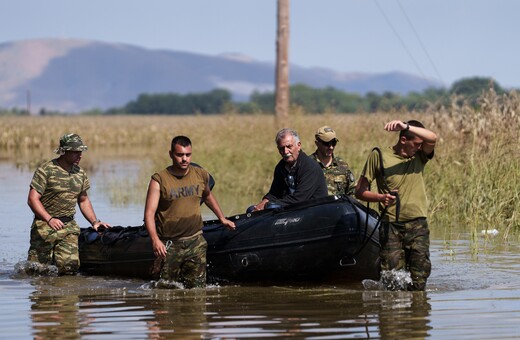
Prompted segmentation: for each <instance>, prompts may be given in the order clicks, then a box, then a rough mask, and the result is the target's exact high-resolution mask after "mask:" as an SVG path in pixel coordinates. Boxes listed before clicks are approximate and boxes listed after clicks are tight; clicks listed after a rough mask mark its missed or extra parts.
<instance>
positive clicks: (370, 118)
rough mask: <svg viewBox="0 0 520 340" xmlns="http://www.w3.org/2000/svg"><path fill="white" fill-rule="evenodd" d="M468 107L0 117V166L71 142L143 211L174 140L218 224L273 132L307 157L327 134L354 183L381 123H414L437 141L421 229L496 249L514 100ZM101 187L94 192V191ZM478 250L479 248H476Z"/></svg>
mask: <svg viewBox="0 0 520 340" xmlns="http://www.w3.org/2000/svg"><path fill="white" fill-rule="evenodd" d="M477 104H478V105H477V107H476V108H475V107H474V106H472V105H470V104H469V103H466V102H462V103H460V100H459V98H458V97H454V98H452V100H451V101H450V102H449V103H448V105H441V104H438V105H437V106H434V105H431V106H430V107H429V108H428V109H426V110H423V111H421V112H417V111H416V112H408V111H401V112H392V113H381V112H380V113H371V114H366V113H364V114H361V113H355V114H349V115H345V114H332V113H328V114H321V115H316V114H306V113H304V111H303V110H299V109H297V108H295V107H293V109H292V111H291V112H290V121H289V122H281V121H277V120H276V118H275V117H274V115H272V114H269V115H266V114H255V115H238V114H235V113H227V114H223V115H191V116H159V115H148V116H144V115H141V116H139V115H131V116H130V115H117V116H69V117H63V116H60V117H55V116H48V117H29V116H2V117H0V131H2V133H1V134H0V150H1V154H2V157H3V158H4V159H7V160H10V161H14V162H17V164H20V166H25V167H29V168H30V169H31V170H32V169H34V167H35V166H36V164H37V163H38V162H39V161H42V160H46V159H49V158H50V157H52V156H53V155H52V150H53V149H54V148H55V147H56V143H57V140H58V138H59V137H60V136H61V135H62V134H63V133H66V132H70V131H73V132H76V133H79V134H80V135H81V136H82V137H83V139H84V140H85V142H86V144H87V145H88V146H89V151H88V153H87V154H86V157H85V158H84V160H83V161H82V165H83V166H85V167H87V169H88V171H89V172H92V171H97V169H98V167H99V165H100V164H102V163H104V162H106V161H113V160H115V161H119V160H121V159H126V160H132V167H131V169H132V170H131V171H130V172H129V174H121V173H115V172H114V173H111V172H108V173H106V179H105V180H104V181H103V184H102V185H103V186H104V187H106V188H107V195H108V197H110V198H111V199H112V201H113V203H114V204H126V203H128V202H133V203H137V204H139V205H142V204H144V202H143V200H144V197H145V193H146V185H147V183H148V181H149V178H150V175H151V174H152V173H153V172H154V171H156V170H159V169H161V168H163V167H165V166H166V165H168V164H169V163H170V160H169V159H168V149H169V143H170V141H171V138H172V137H173V136H174V135H177V134H185V135H187V136H189V137H190V138H191V139H192V141H193V144H194V158H193V161H195V162H197V163H199V164H201V165H202V166H204V167H205V168H206V169H208V170H209V171H210V172H211V173H212V174H213V176H214V177H215V179H216V182H217V184H216V186H215V193H216V195H217V197H218V198H219V201H220V202H221V204H222V207H223V210H224V212H225V213H226V214H228V215H231V214H235V213H241V212H243V211H244V210H245V208H246V207H247V206H248V205H250V204H254V203H257V201H259V200H260V198H261V197H262V195H263V194H264V193H265V192H266V191H267V190H268V189H269V185H270V183H271V179H272V173H273V169H274V166H275V164H276V162H277V161H278V160H279V157H280V156H279V154H278V153H277V151H276V148H275V144H274V136H275V134H276V132H277V131H278V130H279V129H280V128H282V127H284V126H290V127H292V128H295V129H296V130H297V131H298V132H299V133H300V135H301V138H302V144H303V149H304V151H306V152H307V153H310V152H312V151H314V132H315V130H316V129H317V128H318V127H319V126H322V125H325V124H329V125H331V126H333V127H334V128H335V129H336V131H337V134H338V136H339V139H340V142H339V144H338V146H337V150H336V153H337V154H338V155H339V156H341V157H343V158H344V159H346V160H347V161H348V162H349V164H350V165H351V166H352V168H353V171H354V174H355V175H356V176H358V175H359V173H360V172H361V170H362V167H363V165H364V162H365V160H366V157H367V155H368V153H369V151H370V150H371V148H372V147H373V146H375V145H380V146H385V145H392V144H393V143H395V141H396V138H397V135H396V134H393V133H387V132H384V131H383V125H384V123H385V122H387V121H388V120H390V119H394V118H398V119H403V120H409V119H418V120H420V121H422V122H423V123H424V124H425V125H426V126H427V127H429V128H431V129H432V130H434V131H436V132H437V133H438V134H439V137H440V138H439V142H438V146H437V148H436V153H435V158H434V159H433V160H432V162H431V164H430V165H429V166H428V167H427V170H426V173H425V176H426V183H427V191H428V197H429V199H430V211H431V216H430V217H429V218H430V224H431V226H432V233H433V234H434V236H436V237H439V236H440V237H443V236H444V237H445V238H446V239H448V240H449V239H452V238H457V236H458V235H457V234H458V233H463V232H471V233H472V235H474V236H475V237H474V240H479V238H478V237H477V235H479V234H480V233H481V231H482V230H485V229H497V230H499V231H500V234H499V235H500V236H502V237H504V239H505V240H507V239H511V238H512V237H518V235H519V233H518V230H519V228H520V204H518V202H519V201H520V150H519V148H518V145H519V144H520V114H519V113H520V95H519V94H517V93H516V92H511V93H510V94H502V95H500V94H498V93H496V92H495V91H488V92H485V93H484V94H483V95H482V96H481V97H479V98H478V100H477ZM100 185H101V184H100ZM480 240H482V238H480Z"/></svg>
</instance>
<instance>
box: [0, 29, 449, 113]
mask: <svg viewBox="0 0 520 340" xmlns="http://www.w3.org/2000/svg"><path fill="white" fill-rule="evenodd" d="M274 70H275V66H274V63H266V62H259V61H255V60H253V59H251V58H248V57H245V56H240V55H219V56H210V55H202V54H195V53H189V52H181V51H170V50H150V49H145V48H141V47H137V46H132V45H125V44H117V43H105V42H97V41H88V40H77V39H38V40H25V41H18V42H10V43H3V44H0V107H3V108H12V107H18V108H25V107H26V106H27V101H28V98H30V102H31V108H32V111H33V112H36V111H38V110H40V108H46V109H48V110H58V111H63V112H78V111H82V110H88V109H94V108H98V109H107V108H111V107H117V106H123V105H124V104H126V103H127V102H129V101H130V100H134V99H136V98H137V96H138V95H139V94H142V93H172V92H173V93H178V94H186V93H201V92H208V91H211V90H213V89H215V88H224V89H227V90H229V91H230V92H231V93H232V94H233V98H234V99H235V100H247V99H248V98H249V95H250V94H251V92H252V91H254V90H257V91H261V92H263V91H273V89H274ZM289 72H290V82H291V84H296V83H304V84H306V85H308V86H311V87H315V88H322V87H326V86H331V87H334V88H337V89H341V90H344V91H348V92H353V93H359V94H365V93H366V92H369V91H373V92H377V93H382V92H385V91H390V92H394V93H401V94H406V93H408V92H410V91H418V92H421V91H423V90H424V89H426V88H428V87H431V86H436V87H439V86H440V84H439V83H436V82H434V81H432V80H429V79H423V78H421V77H417V76H414V75H411V74H405V73H401V72H391V73H385V74H366V73H342V72H336V71H334V70H330V69H326V68H304V67H300V66H297V65H291V67H290V70H289Z"/></svg>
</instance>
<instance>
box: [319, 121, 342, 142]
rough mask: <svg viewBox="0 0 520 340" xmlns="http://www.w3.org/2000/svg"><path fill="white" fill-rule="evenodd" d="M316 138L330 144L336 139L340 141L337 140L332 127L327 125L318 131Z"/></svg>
mask: <svg viewBox="0 0 520 340" xmlns="http://www.w3.org/2000/svg"><path fill="white" fill-rule="evenodd" d="M314 136H315V137H316V139H319V140H321V141H324V142H330V141H331V140H333V139H335V140H336V141H337V140H338V139H337V138H336V132H335V131H334V130H332V128H331V127H330V126H326V125H325V126H322V127H320V128H319V129H318V131H316V134H315V135H314Z"/></svg>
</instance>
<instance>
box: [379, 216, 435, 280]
mask: <svg viewBox="0 0 520 340" xmlns="http://www.w3.org/2000/svg"><path fill="white" fill-rule="evenodd" d="M379 241H380V242H381V252H380V257H381V270H392V269H395V270H400V269H405V270H407V271H409V272H410V275H411V278H412V284H411V285H410V286H409V287H408V290H424V289H425V287H426V281H427V279H428V277H429V276H430V272H431V267H432V265H431V262H430V230H429V229H428V223H427V221H426V219H425V218H418V219H415V220H412V221H406V222H383V223H382V225H381V228H380V229H379Z"/></svg>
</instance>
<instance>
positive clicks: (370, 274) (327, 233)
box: [79, 196, 380, 283]
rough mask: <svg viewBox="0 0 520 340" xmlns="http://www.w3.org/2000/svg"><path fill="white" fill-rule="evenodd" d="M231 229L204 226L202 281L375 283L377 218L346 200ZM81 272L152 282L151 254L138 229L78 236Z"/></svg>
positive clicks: (265, 215)
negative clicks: (205, 248) (205, 272)
mask: <svg viewBox="0 0 520 340" xmlns="http://www.w3.org/2000/svg"><path fill="white" fill-rule="evenodd" d="M230 218H231V219H232V220H234V221H235V224H236V226H237V228H236V230H234V231H230V230H227V229H226V228H225V227H224V226H222V225H221V224H220V223H219V221H218V220H211V221H205V222H204V227H203V232H204V236H205V238H206V240H207V242H208V252H207V260H208V279H209V280H210V281H211V282H219V283H228V282H229V283H240V282H277V281H296V280H312V281H322V282H323V281H327V282H338V281H339V282H346V281H357V280H362V279H365V278H372V279H377V278H378V277H379V248H380V247H379V240H378V237H379V233H378V231H377V230H376V228H377V218H378V216H377V214H375V213H373V212H372V211H369V213H367V210H366V208H365V207H364V206H362V205H360V204H359V203H358V202H357V201H355V200H354V199H352V198H350V197H343V196H329V197H327V198H322V199H318V200H313V201H309V202H305V203H301V204H295V205H291V206H287V207H283V208H277V209H270V210H264V211H259V212H253V213H249V214H241V215H236V216H232V217H230ZM79 252H80V260H81V271H82V272H83V273H85V274H92V275H113V276H127V277H140V278H147V279H148V278H152V275H151V268H152V266H153V262H154V259H155V258H154V255H153V251H152V247H151V242H150V239H149V237H148V234H147V232H146V229H145V228H144V227H113V228H111V229H107V230H106V231H104V232H102V233H97V232H95V231H94V230H93V229H91V228H88V229H82V231H81V235H80V240H79Z"/></svg>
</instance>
